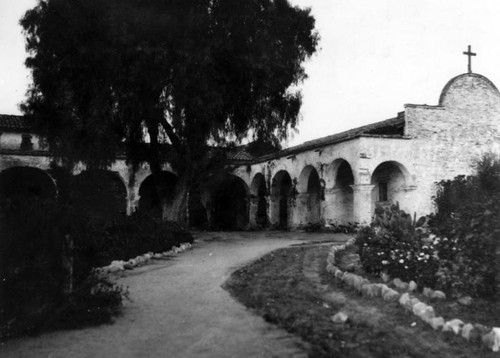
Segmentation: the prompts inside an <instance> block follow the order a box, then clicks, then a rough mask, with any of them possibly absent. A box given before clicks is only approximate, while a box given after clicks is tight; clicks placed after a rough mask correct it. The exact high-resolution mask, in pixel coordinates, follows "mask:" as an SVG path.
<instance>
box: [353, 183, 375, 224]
mask: <svg viewBox="0 0 500 358" xmlns="http://www.w3.org/2000/svg"><path fill="white" fill-rule="evenodd" d="M374 187H375V185H372V184H359V185H351V188H352V191H353V196H354V198H353V201H354V203H353V204H354V208H353V209H354V210H353V211H354V221H355V222H357V223H359V224H361V225H368V224H370V222H371V220H372V189H373V188H374Z"/></svg>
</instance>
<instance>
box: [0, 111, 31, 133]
mask: <svg viewBox="0 0 500 358" xmlns="http://www.w3.org/2000/svg"><path fill="white" fill-rule="evenodd" d="M0 130H1V131H10V132H26V131H30V130H31V125H30V123H28V121H27V120H26V118H25V117H24V116H16V115H12V114H0Z"/></svg>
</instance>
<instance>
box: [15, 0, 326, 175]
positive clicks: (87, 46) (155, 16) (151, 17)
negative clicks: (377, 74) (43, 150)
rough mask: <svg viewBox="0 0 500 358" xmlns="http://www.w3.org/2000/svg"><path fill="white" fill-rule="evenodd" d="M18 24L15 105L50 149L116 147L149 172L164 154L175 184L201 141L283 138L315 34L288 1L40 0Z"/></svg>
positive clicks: (202, 151) (106, 154) (97, 154)
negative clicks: (19, 97) (26, 79)
mask: <svg viewBox="0 0 500 358" xmlns="http://www.w3.org/2000/svg"><path fill="white" fill-rule="evenodd" d="M21 25H22V26H23V28H24V32H25V35H26V47H27V49H28V51H29V53H30V56H29V58H28V59H27V60H26V65H27V66H28V68H30V69H31V71H32V75H33V85H32V87H31V88H30V90H29V92H28V99H27V101H26V103H25V104H24V106H23V110H24V112H25V113H26V114H27V115H29V116H32V117H33V118H34V119H35V120H36V123H37V125H38V129H39V132H40V133H41V135H42V136H43V137H44V138H45V140H46V143H47V144H49V145H50V149H51V151H52V152H53V154H54V156H56V157H58V158H60V159H63V160H64V161H65V162H66V163H67V164H74V163H75V162H78V161H80V160H81V161H83V162H84V163H85V164H87V165H88V166H97V167H103V166H106V165H108V164H110V163H111V162H112V161H113V160H114V159H115V158H116V155H117V153H119V152H120V150H122V149H123V147H124V146H125V147H126V150H127V152H128V158H129V159H131V160H133V161H144V160H147V161H148V162H149V164H150V167H151V170H152V171H153V175H157V174H158V173H159V172H160V164H161V162H162V161H164V160H166V159H168V160H169V161H170V162H171V163H172V164H173V166H174V168H175V169H176V170H177V172H178V173H180V174H181V175H182V174H183V173H186V175H188V176H189V177H190V178H188V179H187V180H186V182H187V183H188V184H186V185H189V182H190V180H191V178H192V177H193V176H194V175H193V171H196V170H198V171H199V170H200V168H197V166H200V163H201V161H200V159H201V158H205V159H206V157H207V156H206V154H207V145H208V144H209V143H211V144H219V145H225V144H227V143H228V142H239V141H240V140H241V139H243V138H246V137H247V136H251V137H253V138H254V139H260V140H263V141H264V142H265V143H273V142H274V143H276V142H278V141H279V140H282V139H284V138H286V137H287V135H288V133H289V131H290V130H291V129H293V128H295V126H296V124H297V121H298V114H299V109H300V105H301V94H300V91H299V90H297V87H296V86H297V85H298V84H299V83H300V82H301V81H302V80H304V78H305V77H306V74H305V72H304V68H303V65H302V64H303V62H304V61H305V60H306V59H307V58H308V57H310V56H311V55H312V54H313V53H314V52H315V50H316V45H317V41H318V35H317V34H316V32H315V31H314V18H313V17H311V16H310V11H309V10H308V9H306V10H303V9H300V8H298V7H293V6H291V5H290V4H289V3H288V1H287V0H250V1H247V0H245V1H241V0H239V1H234V0H216V1H213V0H147V1H144V0H141V1H139V0H88V1H79V0H39V3H38V5H37V6H36V7H35V8H33V9H31V10H29V11H28V12H26V14H25V15H24V17H23V18H22V20H21ZM146 134H147V136H146ZM162 143H168V144H169V145H170V147H169V148H170V149H169V150H168V151H167V152H165V150H164V149H165V148H164V147H163V146H162V145H161V144H162ZM144 148H146V149H145V150H144ZM201 169H203V168H201ZM179 182H180V183H183V181H182V180H180V181H179Z"/></svg>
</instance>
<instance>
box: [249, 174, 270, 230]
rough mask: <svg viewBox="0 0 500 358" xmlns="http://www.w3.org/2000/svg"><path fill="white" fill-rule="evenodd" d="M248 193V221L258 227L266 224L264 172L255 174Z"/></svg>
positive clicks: (266, 196) (266, 203) (266, 195)
mask: <svg viewBox="0 0 500 358" xmlns="http://www.w3.org/2000/svg"><path fill="white" fill-rule="evenodd" d="M250 195H251V197H250V223H251V224H252V225H256V226H258V227H265V226H267V224H268V221H269V220H268V217H267V205H268V202H267V200H268V193H267V186H266V178H265V177H264V174H262V173H257V174H255V176H254V177H253V179H252V183H251V184H250Z"/></svg>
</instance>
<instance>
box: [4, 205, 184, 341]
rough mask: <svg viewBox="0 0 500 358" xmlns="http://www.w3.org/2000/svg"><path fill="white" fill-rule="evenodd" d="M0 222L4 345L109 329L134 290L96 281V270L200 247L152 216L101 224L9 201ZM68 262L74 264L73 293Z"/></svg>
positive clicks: (69, 211)
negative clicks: (41, 335)
mask: <svg viewBox="0 0 500 358" xmlns="http://www.w3.org/2000/svg"><path fill="white" fill-rule="evenodd" d="M0 215H1V218H2V225H1V226H0V237H1V238H2V240H0V339H3V338H6V337H9V336H12V335H18V334H20V333H25V332H32V331H36V330H40V329H53V328H58V327H75V326H81V325H87V324H96V323H103V322H108V321H109V320H110V319H111V317H112V316H114V315H116V314H118V313H119V311H120V308H121V304H122V299H123V298H124V297H126V296H127V290H126V289H124V288H123V287H120V286H117V285H116V284H115V283H113V282H111V281H109V280H108V279H107V278H106V277H99V276H96V275H94V274H92V269H93V268H94V267H98V266H103V265H108V264H109V263H110V262H111V261H112V260H116V259H128V258H131V257H135V256H137V255H139V254H144V253H146V252H149V251H166V250H168V249H170V248H171V247H172V246H173V245H178V244H179V243H181V242H192V240H193V239H192V236H191V235H190V234H189V233H187V232H185V231H183V230H182V229H180V227H179V226H178V225H173V224H166V223H162V222H160V221H158V220H153V219H150V218H149V217H147V216H145V215H134V216H132V217H122V218H121V219H117V220H115V221H111V222H109V221H104V220H102V221H97V220H95V219H92V218H89V217H87V216H85V215H82V214H81V212H79V211H77V210H74V209H73V208H72V207H71V206H68V205H66V204H61V203H56V202H54V201H47V200H36V198H31V200H30V201H24V200H12V201H9V202H7V203H6V204H5V206H4V207H2V208H1V210H0ZM66 237H70V238H72V240H73V242H74V247H73V250H72V251H71V252H68V249H67V248H66V249H65V248H64V245H65V238H66ZM65 250H66V251H65ZM68 256H72V257H73V273H72V277H73V290H72V291H71V292H68V291H67V285H68V282H69V277H70V273H69V271H68V268H67V267H66V266H65V265H64V261H65V259H66V258H67V257H68Z"/></svg>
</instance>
